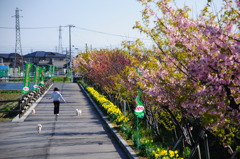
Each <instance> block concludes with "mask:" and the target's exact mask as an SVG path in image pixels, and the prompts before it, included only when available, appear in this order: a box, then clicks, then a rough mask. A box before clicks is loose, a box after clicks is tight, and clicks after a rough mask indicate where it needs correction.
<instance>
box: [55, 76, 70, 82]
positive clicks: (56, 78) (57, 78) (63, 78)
mask: <svg viewBox="0 0 240 159" xmlns="http://www.w3.org/2000/svg"><path fill="white" fill-rule="evenodd" d="M52 80H53V82H71V79H70V78H69V77H53V78H52Z"/></svg>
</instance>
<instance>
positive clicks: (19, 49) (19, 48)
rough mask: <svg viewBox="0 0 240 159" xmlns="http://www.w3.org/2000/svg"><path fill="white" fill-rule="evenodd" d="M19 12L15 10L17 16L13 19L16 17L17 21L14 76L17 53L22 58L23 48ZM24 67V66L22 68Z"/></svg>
mask: <svg viewBox="0 0 240 159" xmlns="http://www.w3.org/2000/svg"><path fill="white" fill-rule="evenodd" d="M19 11H22V10H19V9H18V8H16V10H15V15H14V16H12V17H15V19H16V25H15V29H16V42H15V57H14V69H13V70H14V74H15V68H16V61H17V55H16V54H17V53H18V54H20V55H21V56H22V46H21V34H20V19H19V18H20V17H22V16H20V15H19ZM22 65H23V57H22ZM22 67H23V66H22Z"/></svg>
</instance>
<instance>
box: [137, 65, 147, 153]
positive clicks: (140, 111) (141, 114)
mask: <svg viewBox="0 0 240 159" xmlns="http://www.w3.org/2000/svg"><path fill="white" fill-rule="evenodd" d="M137 72H138V75H139V76H142V72H140V71H139V69H138V68H137ZM141 95H142V92H141V91H140V88H138V92H137V97H136V99H135V101H136V108H135V110H134V114H135V115H136V133H137V135H136V145H137V150H139V130H138V118H141V119H142V118H144V110H145V108H144V105H143V103H142V101H141Z"/></svg>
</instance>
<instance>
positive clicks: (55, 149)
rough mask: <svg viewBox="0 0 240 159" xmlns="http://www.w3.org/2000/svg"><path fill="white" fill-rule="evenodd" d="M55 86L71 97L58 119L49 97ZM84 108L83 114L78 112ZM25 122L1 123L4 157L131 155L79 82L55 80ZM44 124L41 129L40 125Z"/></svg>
mask: <svg viewBox="0 0 240 159" xmlns="http://www.w3.org/2000/svg"><path fill="white" fill-rule="evenodd" d="M54 87H58V88H60V91H61V93H62V95H63V97H64V99H65V100H66V101H67V102H66V103H61V104H60V115H59V116H58V118H57V120H55V116H54V114H53V103H52V100H49V99H48V98H49V97H50V94H51V93H52V90H53V88H54ZM76 109H81V110H82V114H81V116H76V111H75V110H76ZM35 110H36V114H29V115H28V116H27V117H26V119H24V122H1V123H0V159H30V158H31V159H96V158H98V159H118V158H123V159H127V158H129V157H128V155H127V154H126V153H125V151H123V149H122V148H121V146H120V145H119V144H118V141H117V140H116V138H115V137H114V135H113V134H112V133H111V132H110V130H109V129H108V128H107V126H106V124H104V122H103V120H102V118H101V117H100V115H99V114H98V113H97V111H96V109H95V108H94V106H93V105H92V104H91V103H90V101H89V100H88V99H87V97H86V96H85V94H84V93H83V91H82V90H80V88H79V86H78V85H77V84H76V83H54V84H53V86H52V87H51V88H50V89H49V91H48V92H47V93H46V94H45V95H44V96H43V98H42V99H41V100H40V101H39V102H38V104H37V105H36V107H35ZM38 124H41V125H42V131H41V133H37V129H36V128H37V125H38Z"/></svg>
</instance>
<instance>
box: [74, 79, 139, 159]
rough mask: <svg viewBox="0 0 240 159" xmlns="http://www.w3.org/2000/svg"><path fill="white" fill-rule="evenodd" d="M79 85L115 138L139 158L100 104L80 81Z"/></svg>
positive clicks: (134, 158)
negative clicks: (106, 115) (99, 106)
mask: <svg viewBox="0 0 240 159" xmlns="http://www.w3.org/2000/svg"><path fill="white" fill-rule="evenodd" d="M78 85H79V87H80V88H81V90H83V91H84V93H85V94H86V95H87V97H88V99H89V100H90V101H91V103H92V104H93V106H94V107H95V108H96V110H97V112H98V113H99V114H100V116H101V117H102V119H103V121H104V122H105V124H106V125H107V126H108V127H109V129H110V130H111V133H112V134H113V135H114V136H115V138H116V139H117V141H118V143H119V144H120V146H121V147H122V149H123V150H124V152H125V153H127V155H128V157H129V158H130V159H138V156H137V154H136V153H135V152H134V150H133V149H132V148H131V147H130V146H129V145H128V144H127V142H126V141H125V140H124V139H123V138H122V136H121V135H120V134H119V133H118V132H117V130H116V129H115V128H114V127H113V126H112V124H111V123H110V122H109V121H108V119H107V118H106V117H105V116H104V115H103V113H102V111H101V110H100V109H99V108H98V105H97V104H96V103H95V102H94V101H93V99H92V98H91V96H90V95H89V94H88V92H87V91H86V90H85V88H83V86H82V85H81V84H79V83H78Z"/></svg>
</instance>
